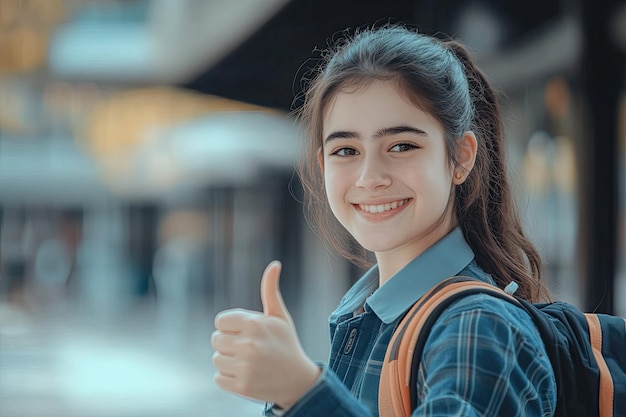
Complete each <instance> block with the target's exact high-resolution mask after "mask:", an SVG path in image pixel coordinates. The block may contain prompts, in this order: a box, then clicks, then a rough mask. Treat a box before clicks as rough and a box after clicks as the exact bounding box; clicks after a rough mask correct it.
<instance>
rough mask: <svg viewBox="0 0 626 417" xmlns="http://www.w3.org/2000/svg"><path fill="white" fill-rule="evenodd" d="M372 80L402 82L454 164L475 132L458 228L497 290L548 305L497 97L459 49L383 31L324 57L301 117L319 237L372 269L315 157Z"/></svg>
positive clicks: (303, 169)
mask: <svg viewBox="0 0 626 417" xmlns="http://www.w3.org/2000/svg"><path fill="white" fill-rule="evenodd" d="M374 80H390V81H394V82H396V83H397V84H398V85H399V86H400V88H402V89H403V91H406V93H407V95H408V96H409V97H410V98H411V99H412V100H413V102H414V103H415V104H416V105H417V106H418V107H419V108H421V109H423V110H424V111H426V112H428V113H430V114H431V115H432V116H433V117H435V118H436V119H437V120H438V121H439V122H440V123H441V125H442V127H443V129H444V132H445V137H446V146H447V152H448V155H449V158H450V160H451V162H452V163H453V164H454V165H456V160H455V155H456V153H457V152H456V146H457V141H456V139H457V138H459V137H461V136H462V135H463V133H464V132H466V131H468V130H471V131H473V132H474V133H475V135H476V137H477V140H478V149H477V155H476V162H475V165H474V168H473V169H472V170H471V172H470V173H469V174H468V176H467V178H466V180H465V182H464V183H463V184H461V185H459V186H457V187H456V189H455V196H454V209H455V214H456V218H457V220H458V223H459V225H460V227H461V229H462V230H463V234H464V236H465V239H466V240H467V242H468V244H469V245H470V247H471V248H472V250H473V251H474V254H475V255H476V261H477V263H478V264H479V265H480V266H481V268H483V270H485V272H487V273H489V274H491V275H492V276H493V278H494V279H495V280H496V283H497V284H498V285H499V286H500V287H504V286H506V285H507V284H508V283H510V282H511V281H515V282H517V283H518V284H519V289H518V292H517V295H519V296H521V297H523V298H526V299H528V300H531V301H537V300H540V299H547V298H548V291H547V290H546V288H545V286H544V285H543V283H542V282H541V259H540V256H539V253H538V252H537V250H536V249H535V247H534V246H533V244H532V243H531V242H530V240H529V239H528V238H527V237H526V235H525V233H524V230H523V229H522V225H521V222H520V219H519V216H518V214H517V210H516V207H515V204H514V202H513V198H512V195H511V190H510V187H509V182H508V177H507V166H506V160H505V152H504V139H503V136H504V134H503V123H502V119H501V116H500V110H499V105H498V100H497V96H496V93H495V91H494V89H493V88H492V87H491V85H490V84H489V82H488V80H487V79H486V78H485V76H484V75H483V73H482V72H481V71H480V70H479V69H478V68H477V67H476V65H475V63H474V61H473V59H472V57H471V55H470V54H469V53H468V51H467V50H466V48H465V47H464V46H463V45H462V44H460V43H459V42H457V41H454V40H449V41H443V40H439V39H437V38H434V37H431V36H428V35H424V34H420V33H417V31H415V30H413V29H409V28H406V27H404V26H400V25H386V26H383V27H380V28H372V29H363V30H359V31H357V32H356V33H355V34H354V35H347V34H346V35H345V36H344V37H343V38H342V39H340V40H338V41H336V42H335V45H334V46H332V47H331V48H330V49H329V50H327V51H325V53H324V55H323V57H322V60H321V62H320V64H319V65H318V66H317V67H316V68H315V69H314V70H313V73H312V74H311V75H310V77H309V78H307V80H306V81H307V82H308V84H307V85H305V86H304V104H303V105H302V107H301V108H300V109H299V111H298V116H299V119H300V121H301V123H302V124H303V126H304V128H305V131H306V138H307V141H306V142H305V145H304V146H305V149H304V152H303V158H302V159H301V161H300V163H299V166H298V171H299V174H300V179H301V182H302V184H303V186H304V189H305V209H306V210H305V213H306V215H307V220H308V221H309V224H310V225H311V227H312V228H313V230H314V231H316V232H317V233H318V235H320V236H321V237H322V238H323V239H325V240H326V241H327V242H328V243H329V244H330V245H331V246H332V247H333V248H334V249H335V250H336V251H337V252H338V253H339V254H341V255H342V256H344V257H345V258H347V259H349V260H350V261H352V262H353V263H355V264H357V265H359V266H361V267H367V266H368V265H370V261H369V260H368V253H367V251H366V250H365V249H364V248H363V247H362V246H361V245H359V244H358V243H357V242H356V240H355V239H354V238H353V237H352V236H351V235H350V234H349V233H348V232H347V231H346V230H345V229H344V228H343V226H341V224H340V223H339V222H338V221H337V219H335V217H334V216H333V215H332V212H331V210H330V207H329V205H328V201H327V198H326V195H325V191H324V178H323V173H322V172H321V170H320V169H319V167H318V165H317V152H318V150H319V149H321V146H322V129H323V126H322V120H323V112H324V110H325V109H326V107H327V105H328V103H329V101H330V100H331V99H332V98H333V97H334V96H335V95H336V94H337V93H338V92H339V91H341V90H342V89H343V88H346V87H348V86H355V85H363V84H367V83H369V82H372V81H374Z"/></svg>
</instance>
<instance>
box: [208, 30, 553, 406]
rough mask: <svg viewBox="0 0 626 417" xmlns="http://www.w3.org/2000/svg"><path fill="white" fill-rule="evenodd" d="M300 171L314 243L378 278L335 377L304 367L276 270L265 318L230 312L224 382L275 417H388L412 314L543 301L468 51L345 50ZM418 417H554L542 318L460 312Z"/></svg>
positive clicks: (378, 39)
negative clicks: (388, 381)
mask: <svg viewBox="0 0 626 417" xmlns="http://www.w3.org/2000/svg"><path fill="white" fill-rule="evenodd" d="M300 117H301V120H302V122H303V123H304V125H305V127H306V128H307V132H308V135H307V136H308V143H307V146H306V151H305V155H304V159H303V162H302V164H301V166H300V174H301V180H302V182H303V183H304V186H305V189H306V191H307V197H308V200H307V203H308V204H307V207H308V208H309V209H311V211H310V214H311V215H312V216H311V217H312V220H313V222H314V224H315V226H316V227H317V230H320V231H322V232H323V234H324V236H326V237H327V238H328V240H329V242H330V243H331V244H332V245H333V247H334V248H336V250H337V251H339V253H341V254H342V255H343V256H345V257H346V258H348V259H350V260H352V261H354V262H358V263H361V264H362V263H363V262H364V261H365V254H366V253H372V252H373V253H374V255H375V258H376V264H375V265H374V266H372V267H371V268H370V269H369V270H368V272H366V273H365V275H364V276H363V277H362V278H361V279H360V280H359V281H358V282H357V283H356V284H355V285H354V286H353V287H352V288H351V289H350V290H349V291H348V292H347V293H346V294H345V296H344V297H343V299H342V301H341V303H340V305H339V306H338V307H337V309H336V310H335V311H334V312H333V313H332V315H331V316H330V332H331V354H330V360H329V363H328V365H317V364H315V363H313V362H312V361H311V360H310V359H309V358H308V357H307V356H306V355H305V353H304V352H303V350H302V348H301V346H300V343H299V342H298V338H297V335H296V332H295V330H294V328H293V325H292V322H291V319H290V317H289V313H288V312H287V310H286V308H285V306H284V304H283V302H282V298H281V296H280V292H279V290H278V276H279V272H280V264H278V263H277V262H273V263H271V264H270V265H269V266H268V268H267V269H266V271H265V273H264V276H263V280H262V284H261V287H262V288H261V296H262V300H263V307H264V313H256V312H251V311H244V310H231V311H226V312H223V313H220V314H219V315H218V316H217V317H216V320H215V324H216V329H217V330H216V331H215V333H214V334H213V336H212V344H213V347H214V349H215V355H214V358H213V361H214V364H215V367H216V369H217V374H216V377H215V380H216V383H217V384H218V385H219V386H220V387H222V388H224V389H226V390H228V391H231V392H234V393H236V394H240V395H243V396H247V397H251V398H255V399H258V400H262V401H266V402H268V403H269V404H268V407H267V408H266V415H269V416H272V415H284V416H294V417H295V416H298V417H302V416H325V417H327V416H333V417H339V416H377V415H378V388H379V378H380V370H381V364H382V361H383V358H384V355H385V351H386V349H387V345H388V343H389V340H390V338H391V335H392V333H393V331H394V329H395V327H396V326H397V324H398V322H399V321H400V319H401V318H402V316H403V314H404V313H405V312H406V311H407V310H408V309H409V308H410V307H411V305H412V304H413V303H415V301H416V300H417V299H419V298H420V296H421V295H423V294H424V293H425V292H426V291H427V290H428V289H430V288H431V287H432V286H434V285H435V284H437V283H438V282H440V281H441V280H443V279H445V278H447V277H450V276H453V275H467V276H472V277H476V278H479V279H481V280H484V281H486V282H489V283H492V284H493V285H497V286H500V287H504V286H506V285H507V284H509V283H510V282H512V281H515V282H517V283H518V284H519V289H518V290H517V295H520V296H522V297H524V298H526V299H528V300H531V301H537V300H539V299H541V298H544V297H546V296H547V291H546V290H545V288H544V287H543V285H542V283H541V281H540V265H541V260H540V258H539V255H538V253H537V251H536V250H535V248H534V247H533V245H532V244H531V243H530V241H529V240H528V239H527V237H526V236H525V234H524V232H523V230H522V227H521V225H520V221H519V219H518V216H517V213H516V212H515V207H514V205H513V201H512V197H511V192H510V189H509V185H508V182H507V176H506V163H505V160H504V155H503V153H504V152H503V151H504V144H503V128H502V121H501V118H500V113H499V109H498V104H497V101H496V97H495V94H494V91H493V90H492V88H491V87H490V85H489V83H488V82H487V80H486V79H485V78H484V76H483V75H482V73H481V72H480V71H479V70H478V69H477V68H476V66H475V65H474V63H473V61H472V59H471V57H470V55H469V54H468V52H467V51H466V50H465V49H464V47H463V46H462V45H460V44H459V43H457V42H455V41H445V42H444V41H440V40H437V39H435V38H432V37H428V36H426V35H422V34H418V33H416V32H415V31H413V30H411V29H407V28H404V27H400V26H394V25H390V26H385V27H382V28H378V29H368V30H363V31H360V32H358V33H357V34H356V35H354V36H353V37H351V38H347V39H345V40H344V41H343V42H341V43H340V44H338V46H336V47H335V49H334V50H333V51H330V52H329V53H328V54H327V55H326V60H325V61H324V62H323V63H322V64H321V66H320V67H319V71H318V72H317V74H316V75H315V76H314V78H313V79H312V80H311V82H310V85H309V86H308V88H307V89H306V91H305V103H304V105H303V108H302V109H301V113H300ZM417 387H418V399H419V401H418V407H417V409H416V410H414V413H413V415H414V416H448V415H449V416H546V415H552V414H553V410H554V408H555V404H556V387H555V380H554V374H553V370H552V368H551V366H550V362H549V360H548V358H547V356H546V352H545V348H544V346H543V343H542V342H541V340H540V338H539V335H538V333H537V331H536V329H535V327H534V325H533V324H532V322H531V320H530V318H529V317H528V316H527V315H526V314H525V313H524V312H522V311H521V310H519V309H518V308H517V307H514V306H513V305H511V304H509V303H507V302H504V301H500V300H498V299H495V298H492V297H490V296H487V295H472V296H469V297H466V298H464V299H462V300H460V301H457V302H456V303H455V304H453V305H452V306H451V307H450V308H448V309H447V310H446V311H445V312H444V313H443V314H442V315H441V317H440V318H439V319H438V321H437V323H436V324H435V326H434V327H433V329H432V331H431V333H430V335H429V337H428V340H427V343H426V346H425V349H424V352H423V356H422V358H421V365H420V370H419V373H418V382H417Z"/></svg>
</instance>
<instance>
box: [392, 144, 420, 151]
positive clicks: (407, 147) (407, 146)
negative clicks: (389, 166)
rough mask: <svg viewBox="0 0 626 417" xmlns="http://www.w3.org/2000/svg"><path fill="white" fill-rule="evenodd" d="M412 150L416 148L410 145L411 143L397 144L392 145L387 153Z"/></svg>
mask: <svg viewBox="0 0 626 417" xmlns="http://www.w3.org/2000/svg"><path fill="white" fill-rule="evenodd" d="M413 149H417V146H415V145H413V144H411V143H398V144H397V145H394V146H392V147H391V149H389V151H391V152H407V151H410V150H413Z"/></svg>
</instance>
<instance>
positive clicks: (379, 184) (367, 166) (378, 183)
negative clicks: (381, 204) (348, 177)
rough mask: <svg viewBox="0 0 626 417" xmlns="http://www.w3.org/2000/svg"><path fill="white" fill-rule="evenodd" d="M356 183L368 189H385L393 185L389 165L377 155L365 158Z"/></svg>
mask: <svg viewBox="0 0 626 417" xmlns="http://www.w3.org/2000/svg"><path fill="white" fill-rule="evenodd" d="M355 185H356V186H357V187H359V188H363V189H365V190H368V191H376V190H380V189H384V188H386V187H388V186H389V185H391V175H390V173H389V169H388V167H387V166H386V165H385V163H384V162H383V161H381V160H380V159H379V158H377V157H376V156H375V155H371V154H370V155H369V156H367V157H365V158H363V162H362V165H361V167H360V170H359V176H358V177H357V179H356V183H355Z"/></svg>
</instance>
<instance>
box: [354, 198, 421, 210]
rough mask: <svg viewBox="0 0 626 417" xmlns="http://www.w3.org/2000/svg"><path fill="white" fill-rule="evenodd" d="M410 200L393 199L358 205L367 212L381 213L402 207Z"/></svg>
mask: <svg viewBox="0 0 626 417" xmlns="http://www.w3.org/2000/svg"><path fill="white" fill-rule="evenodd" d="M408 202H409V199H408V198H405V199H404V200H397V201H392V202H389V203H385V204H358V207H359V208H360V209H361V210H362V211H364V212H366V213H371V214H379V213H384V212H386V211H390V210H393V209H396V208H398V207H402V206H404V205H405V204H406V203H408Z"/></svg>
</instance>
